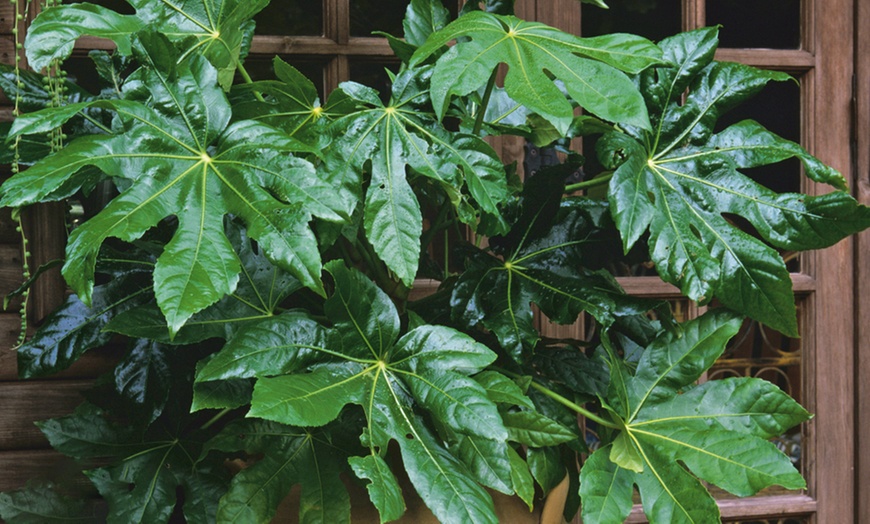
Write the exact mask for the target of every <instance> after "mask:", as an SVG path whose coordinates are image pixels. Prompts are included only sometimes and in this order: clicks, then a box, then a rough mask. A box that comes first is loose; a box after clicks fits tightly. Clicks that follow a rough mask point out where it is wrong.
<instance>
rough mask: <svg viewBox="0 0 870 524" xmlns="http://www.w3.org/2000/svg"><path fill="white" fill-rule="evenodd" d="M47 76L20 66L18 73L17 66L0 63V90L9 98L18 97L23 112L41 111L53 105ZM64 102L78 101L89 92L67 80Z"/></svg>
mask: <svg viewBox="0 0 870 524" xmlns="http://www.w3.org/2000/svg"><path fill="white" fill-rule="evenodd" d="M44 79H45V77H44V76H43V75H40V74H39V73H35V72H33V71H29V70H27V69H21V68H19V70H18V72H17V73H16V71H15V67H14V66H11V65H7V64H0V90H2V91H3V93H4V94H5V95H6V98H8V99H9V100H15V99H16V98H17V99H18V109H19V110H20V111H21V112H30V111H39V110H40V109H45V108H46V107H49V106H51V105H52V103H53V102H52V100H53V93H51V92H50V91H49V90H48V88H47V87H46V85H45V83H44ZM63 87H64V88H65V90H66V91H65V95H64V102H66V103H76V102H79V101H80V100H82V99H83V98H86V97H87V96H88V95H89V93H87V92H86V91H85V90H84V89H82V88H81V87H79V86H78V85H76V84H74V83H73V82H69V81H66V82H64V84H63Z"/></svg>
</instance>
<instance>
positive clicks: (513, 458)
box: [508, 447, 535, 511]
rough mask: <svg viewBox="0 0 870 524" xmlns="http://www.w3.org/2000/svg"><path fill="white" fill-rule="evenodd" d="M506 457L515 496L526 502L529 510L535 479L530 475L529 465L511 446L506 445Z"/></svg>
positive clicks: (532, 499) (533, 494)
mask: <svg viewBox="0 0 870 524" xmlns="http://www.w3.org/2000/svg"><path fill="white" fill-rule="evenodd" d="M508 459H509V460H510V463H511V486H512V487H513V489H514V492H515V493H516V494H517V496H518V497H519V498H520V499H522V501H523V502H525V503H526V506H528V507H529V511H531V510H532V508H533V507H534V501H535V500H534V499H535V479H534V477H532V472H531V470H530V469H529V465H528V463H526V461H525V460H523V458H522V457H520V454H519V453H517V452H516V450H514V448H511V447H508Z"/></svg>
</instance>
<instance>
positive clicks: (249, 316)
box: [105, 221, 302, 344]
mask: <svg viewBox="0 0 870 524" xmlns="http://www.w3.org/2000/svg"><path fill="white" fill-rule="evenodd" d="M226 233H227V238H229V240H230V242H231V243H232V245H233V249H234V250H235V251H236V253H237V254H238V255H239V259H240V261H241V267H242V272H241V275H240V277H239V284H238V285H237V286H236V289H235V291H234V292H233V293H232V294H230V295H227V296H226V297H224V298H222V299H221V300H220V301H218V302H217V303H216V304H215V305H213V306H210V307H208V308H206V309H205V310H203V311H201V312H199V313H197V314H195V315H193V316H192V317H191V318H190V320H188V321H187V323H186V324H185V325H184V327H182V328H181V330H180V331H179V332H178V333H176V334H175V337H174V338H171V337H170V331H169V329H168V328H167V326H166V320H165V319H164V317H163V314H162V313H161V312H160V308H159V307H158V306H157V303H156V302H152V303H149V304H146V305H143V306H140V307H136V308H133V309H131V310H128V311H125V312H123V313H121V314H118V315H115V316H114V317H113V318H112V320H111V321H109V323H108V324H107V325H106V327H105V329H106V330H108V331H112V332H115V333H121V334H123V335H127V336H129V337H136V338H147V339H150V340H156V341H159V342H162V343H165V344H194V343H197V342H201V341H203V340H206V339H209V338H222V339H224V340H229V339H230V338H232V337H233V336H234V335H235V333H236V332H237V331H238V330H239V329H241V328H242V327H243V326H245V325H247V324H249V323H252V322H256V321H258V320H262V319H266V318H269V317H271V316H272V315H274V314H275V313H276V311H277V309H278V305H279V304H280V303H281V302H282V301H283V300H284V299H285V298H287V296H289V295H290V294H292V293H293V292H295V291H297V290H298V289H299V288H300V287H302V286H301V284H300V283H299V281H298V280H297V279H296V278H294V277H293V276H292V275H290V274H289V273H288V272H286V271H284V270H282V269H280V268H279V267H277V266H275V265H274V264H272V263H271V262H270V261H269V259H268V258H267V257H266V255H265V253H264V252H263V251H262V250H257V251H256V252H255V251H254V246H253V243H252V242H251V240H250V239H249V238H248V237H247V234H245V232H244V230H243V229H241V227H239V226H238V225H237V224H235V222H233V221H228V223H227V227H226Z"/></svg>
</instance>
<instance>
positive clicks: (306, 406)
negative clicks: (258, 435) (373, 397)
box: [249, 363, 368, 426]
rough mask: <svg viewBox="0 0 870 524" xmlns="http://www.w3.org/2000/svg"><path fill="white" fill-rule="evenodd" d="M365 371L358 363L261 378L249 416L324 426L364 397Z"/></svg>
mask: <svg viewBox="0 0 870 524" xmlns="http://www.w3.org/2000/svg"><path fill="white" fill-rule="evenodd" d="M365 371H366V370H365V369H364V368H363V367H362V366H360V365H358V364H355V363H347V364H345V365H343V366H342V365H338V364H334V365H331V366H323V367H320V368H317V369H315V370H314V371H312V372H310V373H305V374H297V375H282V376H279V377H263V378H260V379H259V380H257V383H256V385H255V386H254V396H253V398H252V399H251V411H250V412H249V415H250V416H252V417H260V418H264V419H268V420H278V421H281V422H283V423H285V424H292V425H297V426H323V425H326V424H327V423H328V422H332V421H333V420H335V419H336V418H337V417H338V414H339V413H340V412H341V410H342V409H343V408H344V406H345V405H346V404H349V403H351V402H354V401H357V400H359V399H360V398H361V397H362V396H363V395H364V394H365V389H366V385H367V384H366V382H367V381H368V377H367V376H366V375H367V373H366V372H365Z"/></svg>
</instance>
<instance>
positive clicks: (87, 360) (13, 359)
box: [0, 314, 124, 410]
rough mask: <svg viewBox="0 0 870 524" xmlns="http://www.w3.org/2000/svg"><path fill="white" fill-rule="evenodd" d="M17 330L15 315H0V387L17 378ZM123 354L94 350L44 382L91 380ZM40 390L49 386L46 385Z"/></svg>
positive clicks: (119, 349)
mask: <svg viewBox="0 0 870 524" xmlns="http://www.w3.org/2000/svg"><path fill="white" fill-rule="evenodd" d="M20 329H21V321H20V319H19V318H18V315H14V314H6V315H0V384H2V381H15V380H17V379H18V359H17V354H16V352H15V351H14V350H13V349H11V348H12V346H13V344H15V342H16V340H17V339H18V332H19V330H20ZM123 354H124V348H122V347H106V348H100V349H94V350H91V351H88V352H87V353H85V354H84V356H82V357H81V358H79V359H78V360H77V361H76V363H75V364H73V365H72V366H70V367H69V368H68V369H66V370H64V371H61V372H60V373H57V374H55V375H52V376H50V377H46V379H47V380H55V379H81V378H95V377H98V376H99V375H101V374H103V373H106V372H107V371H110V370H111V369H112V368H113V367H114V366H115V364H117V363H118V360H119V359H120V358H121V356H123ZM44 387H53V386H51V385H47V386H44ZM3 400H4V399H3V397H2V396H0V406H2V403H3ZM0 410H2V408H0Z"/></svg>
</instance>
